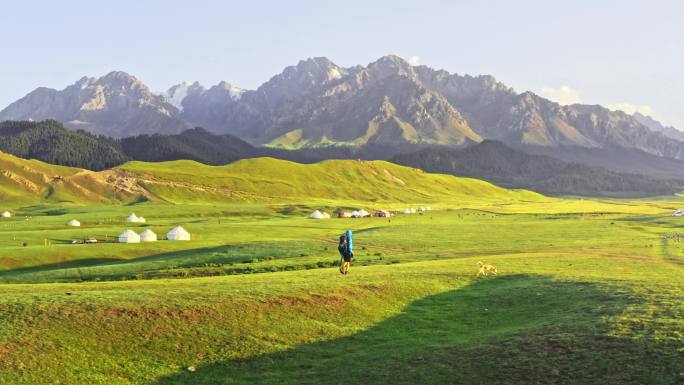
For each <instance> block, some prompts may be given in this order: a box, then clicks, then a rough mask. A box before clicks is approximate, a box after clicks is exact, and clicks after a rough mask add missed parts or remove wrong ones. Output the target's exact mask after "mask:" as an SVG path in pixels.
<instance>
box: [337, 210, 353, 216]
mask: <svg viewBox="0 0 684 385" xmlns="http://www.w3.org/2000/svg"><path fill="white" fill-rule="evenodd" d="M337 217H338V218H351V214H350V213H348V212H346V211H340V212H339V213H337Z"/></svg>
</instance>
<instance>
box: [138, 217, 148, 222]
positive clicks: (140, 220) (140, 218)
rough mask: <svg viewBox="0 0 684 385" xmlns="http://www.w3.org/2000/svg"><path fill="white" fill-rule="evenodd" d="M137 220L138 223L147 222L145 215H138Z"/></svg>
mask: <svg viewBox="0 0 684 385" xmlns="http://www.w3.org/2000/svg"><path fill="white" fill-rule="evenodd" d="M138 222H139V223H145V222H147V219H145V217H138Z"/></svg>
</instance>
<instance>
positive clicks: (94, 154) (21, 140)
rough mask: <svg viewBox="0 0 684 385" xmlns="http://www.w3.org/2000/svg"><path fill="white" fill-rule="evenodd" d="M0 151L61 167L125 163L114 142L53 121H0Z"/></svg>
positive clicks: (104, 165)
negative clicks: (69, 128)
mask: <svg viewBox="0 0 684 385" xmlns="http://www.w3.org/2000/svg"><path fill="white" fill-rule="evenodd" d="M0 151H3V152H6V153H10V154H13V155H16V156H18V157H22V158H27V159H39V160H42V161H44V162H47V163H52V164H59V165H63V166H73V167H81V168H87V169H91V170H102V169H105V168H109V167H113V166H116V165H119V164H121V163H124V162H126V161H127V160H128V159H129V158H128V157H127V156H126V155H124V154H123V153H121V151H120V149H119V148H118V145H117V143H116V142H114V141H112V140H109V139H107V138H103V137H96V136H93V135H91V134H88V133H86V132H84V131H71V130H68V129H66V128H64V126H62V124H61V123H58V122H56V121H54V120H48V121H44V122H28V121H19V122H13V121H7V122H0Z"/></svg>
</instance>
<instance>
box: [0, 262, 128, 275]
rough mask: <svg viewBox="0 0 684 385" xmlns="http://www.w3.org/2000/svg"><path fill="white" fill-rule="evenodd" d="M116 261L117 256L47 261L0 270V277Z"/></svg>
mask: <svg viewBox="0 0 684 385" xmlns="http://www.w3.org/2000/svg"><path fill="white" fill-rule="evenodd" d="M117 261H119V259H117V258H85V259H75V260H71V261H64V262H56V263H49V264H44V265H38V266H29V267H18V268H15V269H11V270H5V271H2V272H0V278H2V277H11V276H15V275H21V274H30V273H36V272H44V271H51V270H62V269H78V268H81V267H92V266H101V265H105V264H112V263H116V262H117Z"/></svg>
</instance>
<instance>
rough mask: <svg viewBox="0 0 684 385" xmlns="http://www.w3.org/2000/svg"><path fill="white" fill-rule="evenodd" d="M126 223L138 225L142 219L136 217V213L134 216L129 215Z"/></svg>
mask: <svg viewBox="0 0 684 385" xmlns="http://www.w3.org/2000/svg"><path fill="white" fill-rule="evenodd" d="M126 222H128V223H138V222H140V218H138V216H137V215H135V213H133V214H131V215H129V216H128V218H126Z"/></svg>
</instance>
